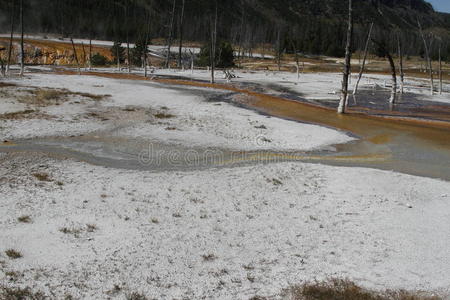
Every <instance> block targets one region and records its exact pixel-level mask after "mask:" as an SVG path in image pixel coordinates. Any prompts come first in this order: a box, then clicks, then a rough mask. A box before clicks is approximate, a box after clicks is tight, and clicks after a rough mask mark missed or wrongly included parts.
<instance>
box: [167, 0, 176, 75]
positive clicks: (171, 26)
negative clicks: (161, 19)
mask: <svg viewBox="0 0 450 300" xmlns="http://www.w3.org/2000/svg"><path fill="white" fill-rule="evenodd" d="M176 6H177V0H173V6H172V15H171V17H170V25H169V37H168V39H167V57H166V68H169V67H170V48H171V47H172V35H173V25H174V23H175V9H176Z"/></svg>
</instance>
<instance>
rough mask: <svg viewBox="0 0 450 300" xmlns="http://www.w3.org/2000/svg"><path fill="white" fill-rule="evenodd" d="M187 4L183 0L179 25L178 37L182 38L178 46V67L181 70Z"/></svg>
mask: <svg viewBox="0 0 450 300" xmlns="http://www.w3.org/2000/svg"><path fill="white" fill-rule="evenodd" d="M185 4H186V0H182V3H181V14H180V24H179V26H178V27H179V29H178V31H179V32H178V35H179V38H180V44H179V46H178V67H180V68H181V65H182V63H183V62H182V57H181V55H182V51H183V32H184V28H183V27H184V6H185Z"/></svg>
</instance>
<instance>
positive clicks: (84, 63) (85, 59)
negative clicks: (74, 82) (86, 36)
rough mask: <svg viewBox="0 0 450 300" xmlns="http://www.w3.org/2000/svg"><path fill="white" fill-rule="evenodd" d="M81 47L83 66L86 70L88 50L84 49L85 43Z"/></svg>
mask: <svg viewBox="0 0 450 300" xmlns="http://www.w3.org/2000/svg"><path fill="white" fill-rule="evenodd" d="M81 47H82V49H83V66H84V70H86V61H87V56H86V49H85V48H84V43H83V42H81Z"/></svg>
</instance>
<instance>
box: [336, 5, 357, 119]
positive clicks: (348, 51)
mask: <svg viewBox="0 0 450 300" xmlns="http://www.w3.org/2000/svg"><path fill="white" fill-rule="evenodd" d="M352 39H353V2H352V0H348V28H347V44H346V46H345V66H344V74H343V78H342V91H341V99H340V101H339V107H338V113H340V114H343V113H345V109H346V107H347V98H348V78H349V76H350V69H351V59H352Z"/></svg>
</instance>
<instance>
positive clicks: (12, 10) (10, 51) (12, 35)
mask: <svg viewBox="0 0 450 300" xmlns="http://www.w3.org/2000/svg"><path fill="white" fill-rule="evenodd" d="M15 4H16V1H15V0H13V1H12V3H11V34H10V37H9V45H8V60H7V62H6V73H7V74H8V75H9V69H10V66H11V56H12V49H13V39H14V12H15V6H16V5H15Z"/></svg>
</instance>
